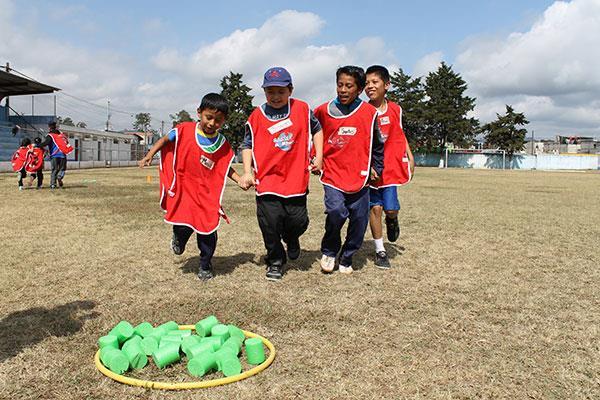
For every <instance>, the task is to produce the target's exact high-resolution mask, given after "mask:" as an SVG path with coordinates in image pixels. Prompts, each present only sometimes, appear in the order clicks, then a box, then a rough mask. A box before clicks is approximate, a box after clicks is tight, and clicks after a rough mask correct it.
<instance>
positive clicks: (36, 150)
mask: <svg viewBox="0 0 600 400" xmlns="http://www.w3.org/2000/svg"><path fill="white" fill-rule="evenodd" d="M41 145H42V139H40V138H39V137H36V138H35V139H34V140H33V143H32V144H30V145H29V146H28V149H29V154H30V158H29V162H28V163H27V165H26V166H25V171H27V172H29V173H30V175H29V182H27V186H31V185H32V184H33V180H34V179H36V178H37V186H36V189H41V188H42V184H43V183H44V149H43V148H42V147H41Z"/></svg>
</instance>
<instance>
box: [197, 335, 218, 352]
mask: <svg viewBox="0 0 600 400" xmlns="http://www.w3.org/2000/svg"><path fill="white" fill-rule="evenodd" d="M200 343H210V344H211V345H212V347H213V351H217V350H219V349H220V348H221V344H222V343H221V338H219V337H214V336H208V337H205V338H202V339H201V340H200Z"/></svg>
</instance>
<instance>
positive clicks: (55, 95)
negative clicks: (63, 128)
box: [54, 95, 56, 121]
mask: <svg viewBox="0 0 600 400" xmlns="http://www.w3.org/2000/svg"><path fill="white" fill-rule="evenodd" d="M54 120H55V121H56V95H54Z"/></svg>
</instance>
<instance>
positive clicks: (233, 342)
mask: <svg viewBox="0 0 600 400" xmlns="http://www.w3.org/2000/svg"><path fill="white" fill-rule="evenodd" d="M221 349H228V350H231V351H233V352H234V354H235V355H236V356H237V355H238V354H239V353H240V351H241V350H242V342H241V341H240V340H238V339H237V338H235V337H230V338H229V339H227V340H226V341H225V343H223V345H222V346H221Z"/></svg>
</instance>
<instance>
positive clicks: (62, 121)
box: [57, 117, 75, 126]
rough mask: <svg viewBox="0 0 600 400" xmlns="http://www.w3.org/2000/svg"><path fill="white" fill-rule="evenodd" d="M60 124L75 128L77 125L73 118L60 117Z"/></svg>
mask: <svg viewBox="0 0 600 400" xmlns="http://www.w3.org/2000/svg"><path fill="white" fill-rule="evenodd" d="M57 120H58V124H59V125H66V126H75V123H74V122H73V120H72V119H71V117H65V118H62V117H58V118H57Z"/></svg>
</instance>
